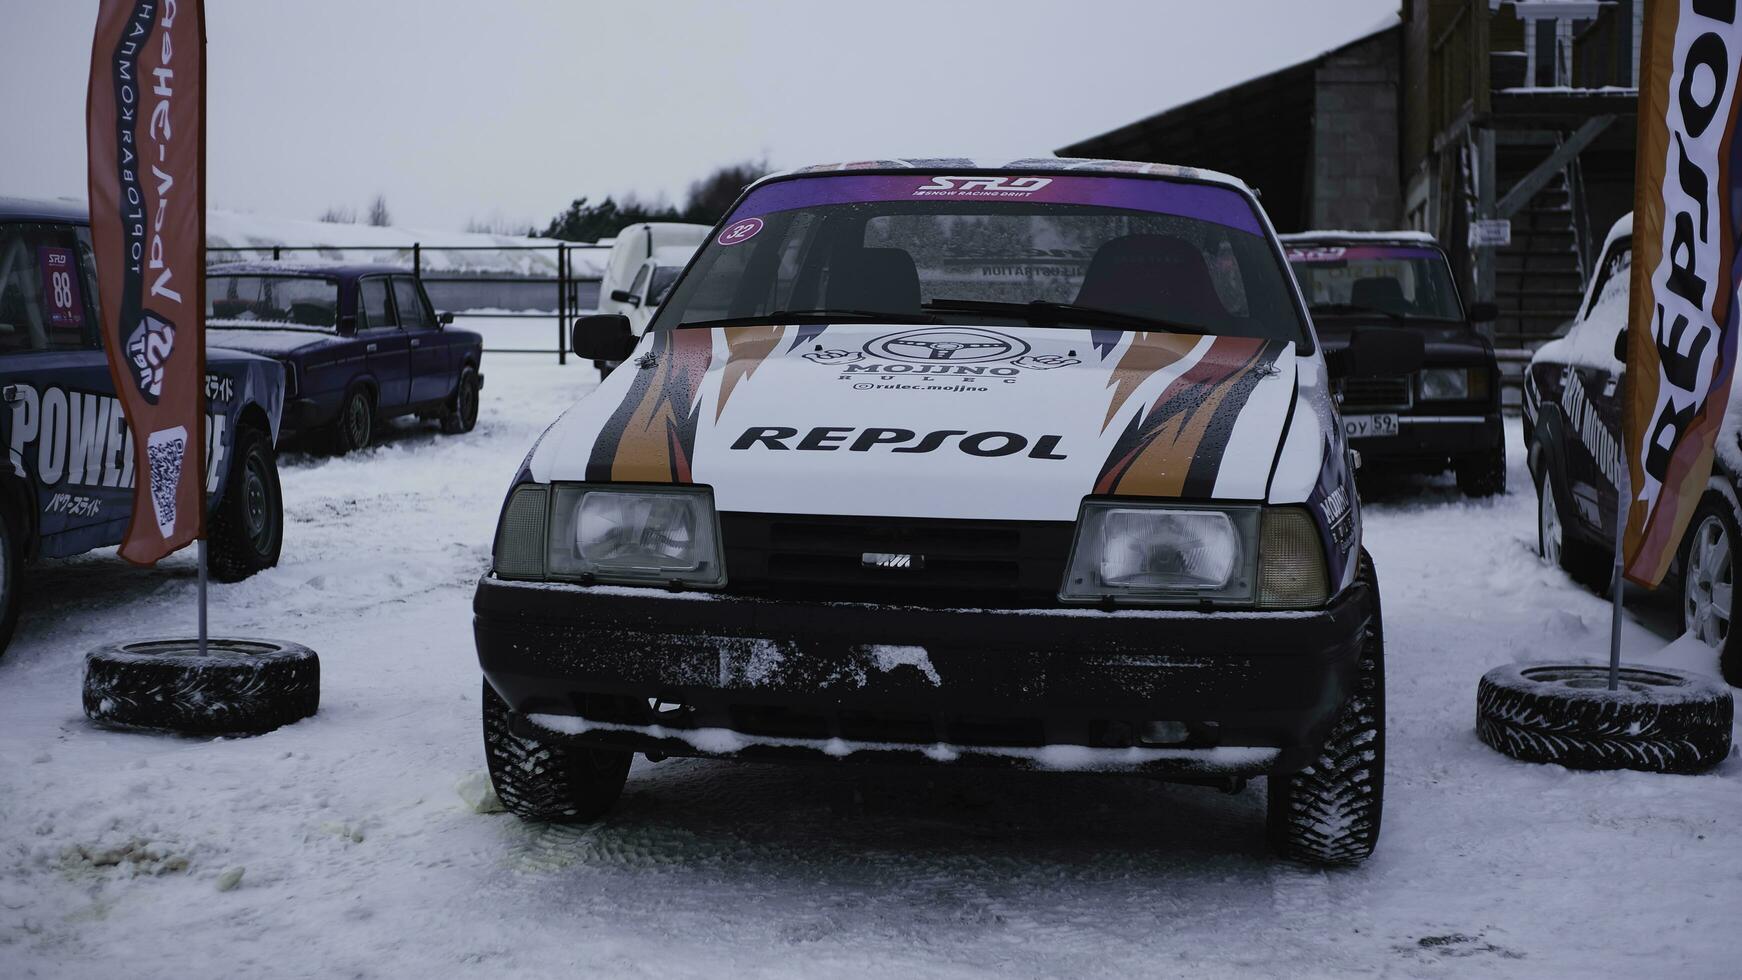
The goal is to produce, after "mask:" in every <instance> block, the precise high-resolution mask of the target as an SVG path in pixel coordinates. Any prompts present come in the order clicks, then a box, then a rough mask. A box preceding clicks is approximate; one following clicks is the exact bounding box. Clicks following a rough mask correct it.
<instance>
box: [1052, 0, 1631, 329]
mask: <svg viewBox="0 0 1742 980" xmlns="http://www.w3.org/2000/svg"><path fill="white" fill-rule="evenodd" d="M1643 9H1644V2H1643V0H1404V3H1403V6H1402V8H1401V10H1400V11H1399V16H1398V17H1397V19H1396V20H1395V21H1394V22H1392V23H1391V24H1388V25H1385V26H1382V27H1380V28H1379V29H1377V30H1375V31H1374V32H1372V33H1370V34H1367V35H1365V36H1363V37H1361V38H1358V39H1356V40H1354V41H1352V42H1350V43H1348V44H1346V45H1343V46H1341V47H1339V48H1337V49H1335V50H1332V51H1329V52H1326V53H1324V54H1322V55H1319V56H1318V57H1316V58H1313V59H1311V60H1309V61H1305V62H1302V63H1300V64H1298V65H1294V66H1291V67H1289V68H1285V69H1282V70H1281V71H1278V72H1273V73H1271V74H1269V75H1265V76H1263V77H1261V78H1255V79H1252V80H1251V81H1248V82H1244V83H1242V84H1240V85H1236V86H1233V87H1232V88H1228V89H1224V90H1223V91H1221V92H1217V93H1214V94H1212V95H1209V96H1206V97H1204V98H1201V99H1198V100H1195V101H1193V102H1190V103H1187V104H1185V105H1181V106H1178V107H1175V108H1172V109H1168V110H1166V111H1164V112H1161V113H1158V114H1157V115H1154V116H1150V117H1149V118H1147V119H1143V120H1140V121H1138V122H1135V123H1132V124H1131V125H1129V126H1125V127H1123V128H1121V129H1117V130H1114V131H1113V132H1110V133H1106V134H1104V135H1101V136H1096V137H1093V138H1091V139H1087V140H1084V141H1082V142H1080V143H1076V144H1073V145H1071V146H1067V147H1064V148H1062V149H1061V150H1060V151H1059V152H1060V154H1061V155H1065V156H1104V157H1114V158H1126V159H1136V160H1152V161H1158V162H1168V163H1181V164H1192V165H1197V166H1204V167H1211V168H1214V169H1217V170H1224V171H1227V172H1229V173H1233V174H1235V175H1237V176H1240V177H1243V178H1245V179H1246V180H1247V182H1248V183H1250V184H1252V185H1253V186H1255V187H1257V188H1258V189H1259V191H1260V193H1261V195H1262V197H1263V201H1264V204H1265V207H1266V209H1267V210H1268V211H1269V212H1270V215H1271V219H1272V220H1273V221H1274V222H1275V223H1276V225H1277V227H1278V229H1279V230H1282V231H1299V230H1306V229H1309V228H1345V229H1355V230H1380V229H1390V228H1398V227H1409V228H1415V229H1420V230H1424V231H1428V232H1432V233H1433V234H1434V235H1436V236H1438V237H1439V239H1440V240H1441V242H1443V243H1444V244H1445V245H1446V246H1447V249H1448V250H1449V251H1450V252H1451V253H1452V256H1453V262H1454V264H1455V265H1456V266H1457V269H1458V272H1459V274H1460V276H1461V277H1462V279H1463V280H1464V283H1465V289H1466V295H1467V296H1469V297H1471V298H1472V299H1492V300H1494V301H1495V302H1496V303H1498V304H1499V305H1500V308H1501V319H1500V320H1499V321H1498V322H1497V323H1496V324H1495V327H1494V329H1495V335H1496V340H1497V342H1498V343H1499V344H1500V345H1501V346H1503V347H1530V346H1534V345H1535V344H1537V343H1540V342H1541V341H1542V340H1544V339H1546V338H1547V337H1549V336H1551V335H1552V334H1553V333H1554V331H1555V330H1556V329H1557V328H1558V327H1559V326H1560V325H1561V324H1563V323H1564V322H1566V321H1567V320H1568V319H1569V318H1570V317H1571V316H1572V314H1573V311H1574V310H1575V309H1576V307H1577V305H1578V297H1579V296H1580V294H1581V293H1582V291H1583V289H1584V285H1585V280H1586V277H1587V276H1588V275H1589V274H1590V269H1591V266H1592V264H1593V263H1594V262H1595V261H1596V258H1597V256H1596V251H1597V249H1599V248H1600V247H1601V246H1602V239H1603V236H1604V234H1605V233H1606V232H1607V231H1608V228H1609V226H1610V224H1611V223H1613V222H1614V220H1615V219H1616V218H1618V217H1620V216H1621V215H1622V214H1625V213H1626V212H1627V211H1628V210H1629V209H1630V208H1631V202H1632V194H1633V142H1634V130H1635V127H1636V120H1635V107H1636V105H1637V102H1638V73H1639V65H1638V50H1639V44H1638V38H1639V35H1640V27H1641V23H1642V17H1643ZM1507 232H1509V233H1510V234H1509V237H1510V242H1509V244H1504V245H1493V246H1491V245H1485V244H1472V242H1473V241H1482V240H1486V241H1493V240H1496V238H1503V237H1506V233H1507ZM1478 233H1481V235H1482V236H1486V237H1481V238H1479V237H1478Z"/></svg>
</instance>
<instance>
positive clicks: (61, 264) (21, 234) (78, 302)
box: [0, 222, 96, 354]
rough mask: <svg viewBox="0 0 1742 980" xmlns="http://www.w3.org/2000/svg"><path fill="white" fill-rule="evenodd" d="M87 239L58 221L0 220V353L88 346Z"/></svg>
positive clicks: (92, 292)
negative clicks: (16, 221) (6, 222)
mask: <svg viewBox="0 0 1742 980" xmlns="http://www.w3.org/2000/svg"><path fill="white" fill-rule="evenodd" d="M92 268H94V264H93V263H92V262H91V255H90V245H89V238H88V237H87V234H86V232H85V231H84V229H82V228H77V227H75V226H73V225H64V224H34V223H24V222H18V223H12V224H0V354H4V353H8V352H11V351H33V350H55V349H76V348H80V347H86V346H89V345H88V343H87V336H88V335H87V332H86V331H87V327H88V325H89V324H90V323H91V322H92V321H94V320H95V313H96V311H95V310H94V309H93V308H92V307H93V305H94V303H95V296H96V292H95V290H94V289H92V288H91V285H92V283H91V280H90V279H89V277H88V272H89V270H90V269H92Z"/></svg>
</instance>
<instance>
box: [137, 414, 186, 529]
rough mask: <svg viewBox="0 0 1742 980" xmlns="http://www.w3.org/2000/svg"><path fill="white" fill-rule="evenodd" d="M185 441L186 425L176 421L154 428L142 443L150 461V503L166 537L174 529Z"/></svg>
mask: <svg viewBox="0 0 1742 980" xmlns="http://www.w3.org/2000/svg"><path fill="white" fill-rule="evenodd" d="M187 444H188V439H187V429H185V428H183V427H181V426H179V425H178V426H176V427H175V428H173V429H164V430H163V431H161V432H153V433H152V434H151V438H150V439H148V440H146V443H145V456H146V459H147V460H148V461H149V462H150V464H151V471H150V473H149V474H148V476H149V478H150V480H151V483H150V487H151V506H152V509H153V510H155V511H156V512H157V529H158V532H159V533H161V534H162V535H163V536H164V537H166V538H167V537H169V536H170V535H172V534H174V533H175V516H176V515H175V501H176V496H177V491H179V490H180V489H181V467H182V458H183V457H184V456H186V455H187Z"/></svg>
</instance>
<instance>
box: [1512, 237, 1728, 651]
mask: <svg viewBox="0 0 1742 980" xmlns="http://www.w3.org/2000/svg"><path fill="white" fill-rule="evenodd" d="M1632 269H1633V216H1632V215H1628V216H1626V217H1624V218H1622V219H1621V220H1620V221H1618V222H1616V223H1615V226H1614V227H1613V228H1612V229H1610V231H1609V235H1608V238H1607V240H1606V241H1605V242H1604V245H1603V252H1602V257H1601V258H1600V259H1599V260H1598V262H1597V267H1596V271H1595V273H1594V274H1593V275H1592V277H1591V282H1590V284H1589V286H1588V287H1587V288H1586V290H1585V297H1584V300H1583V302H1581V303H1580V305H1579V312H1578V315H1577V316H1576V317H1575V318H1574V319H1573V322H1572V323H1571V325H1570V326H1569V327H1568V329H1567V331H1566V333H1565V334H1564V335H1563V336H1561V337H1559V338H1557V339H1555V340H1552V341H1550V342H1549V343H1547V344H1544V345H1543V346H1542V348H1541V349H1540V350H1538V351H1537V352H1536V355H1535V356H1534V357H1532V358H1531V361H1530V368H1529V370H1528V371H1527V372H1526V374H1525V387H1524V444H1525V447H1526V449H1527V451H1528V457H1527V458H1528V460H1529V464H1530V472H1531V476H1532V478H1533V480H1534V482H1535V484H1536V492H1537V546H1538V549H1539V551H1540V553H1541V554H1542V556H1543V557H1544V558H1545V559H1546V560H1548V561H1550V562H1553V563H1554V564H1557V565H1559V566H1560V567H1561V568H1563V569H1565V570H1566V571H1567V572H1568V573H1569V574H1571V575H1572V576H1573V577H1574V578H1575V579H1577V580H1579V581H1581V582H1583V583H1584V584H1586V585H1588V586H1591V587H1593V588H1601V587H1602V586H1603V585H1604V584H1605V583H1607V582H1609V581H1610V577H1611V569H1612V567H1613V565H1614V559H1615V531H1616V523H1617V520H1618V516H1619V514H1618V507H1617V492H1618V490H1617V488H1618V487H1619V486H1620V484H1621V482H1622V480H1623V479H1624V478H1625V474H1624V473H1623V472H1622V467H1623V466H1624V465H1625V463H1624V461H1623V459H1622V455H1621V412H1622V404H1621V395H1620V388H1621V380H1622V375H1623V374H1624V372H1625V370H1626V364H1625V346H1624V345H1625V340H1626V334H1627V315H1628V302H1629V299H1628V297H1629V292H1630V284H1631V278H1632ZM1738 396H1742V390H1738V391H1734V392H1732V402H1731V407H1730V411H1729V413H1728V414H1727V415H1726V416H1725V419H1724V423H1723V425H1722V427H1721V428H1720V429H1719V431H1718V445H1717V453H1716V456H1715V458H1714V460H1713V464H1712V477H1711V482H1710V484H1709V486H1708V487H1707V489H1706V492H1705V494H1704V496H1703V497H1702V498H1701V500H1700V503H1699V507H1698V509H1697V510H1696V511H1695V512H1694V516H1693V519H1692V520H1691V521H1690V522H1689V524H1688V530H1687V533H1686V535H1685V536H1684V537H1683V539H1682V542H1681V548H1680V552H1679V555H1678V557H1677V558H1676V560H1675V562H1674V563H1673V564H1672V565H1671V567H1670V572H1669V576H1668V578H1667V579H1666V583H1667V587H1668V588H1671V589H1676V590H1679V592H1680V593H1681V608H1682V619H1683V624H1684V626H1685V627H1686V628H1687V630H1688V632H1690V633H1693V634H1695V635H1696V636H1698V637H1699V638H1700V639H1701V640H1703V641H1704V642H1705V643H1706V644H1708V645H1709V646H1711V647H1713V648H1715V649H1717V650H1718V651H1719V652H1720V658H1719V664H1720V667H1721V669H1722V671H1723V674H1724V679H1725V680H1727V681H1729V682H1730V683H1731V684H1735V685H1742V640H1736V639H1733V638H1732V625H1733V624H1734V623H1735V622H1736V620H1737V617H1738V615H1742V608H1738V606H1737V601H1738V600H1737V596H1736V592H1735V559H1736V549H1737V548H1738V546H1742V531H1739V529H1738V527H1739V521H1742V510H1739V509H1738V505H1737V499H1738V498H1737V492H1738V491H1737V486H1738V480H1739V478H1742V426H1739V425H1738V415H1737V407H1736V406H1737V398H1738Z"/></svg>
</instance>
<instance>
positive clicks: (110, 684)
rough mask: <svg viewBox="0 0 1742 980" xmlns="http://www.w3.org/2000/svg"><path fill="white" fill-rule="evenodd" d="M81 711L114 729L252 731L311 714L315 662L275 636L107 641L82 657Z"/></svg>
mask: <svg viewBox="0 0 1742 980" xmlns="http://www.w3.org/2000/svg"><path fill="white" fill-rule="evenodd" d="M84 694H85V714H86V715H87V716H89V717H90V719H91V720H92V721H94V722H97V723H98V724H100V725H105V726H109V727H115V728H129V729H137V730H143V731H157V732H177V733H180V734H184V735H259V734H263V733H265V732H270V731H272V730H273V729H275V728H279V727H281V726H284V725H288V724H290V723H291V722H294V721H300V720H301V719H303V718H307V717H309V716H310V715H312V714H314V713H315V711H316V709H318V708H319V707H320V701H321V662H320V658H319V657H317V656H315V652H314V651H313V650H310V649H309V648H308V647H305V646H300V645H298V644H295V643H283V642H280V641H278V640H229V639H211V640H208V641H207V642H206V652H205V653H204V654H203V655H202V654H201V653H200V649H199V641H198V640H194V639H171V640H144V641H139V642H134V643H111V644H107V645H105V646H101V647H98V648H97V649H95V650H92V651H91V652H90V653H87V654H85V692H84Z"/></svg>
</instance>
